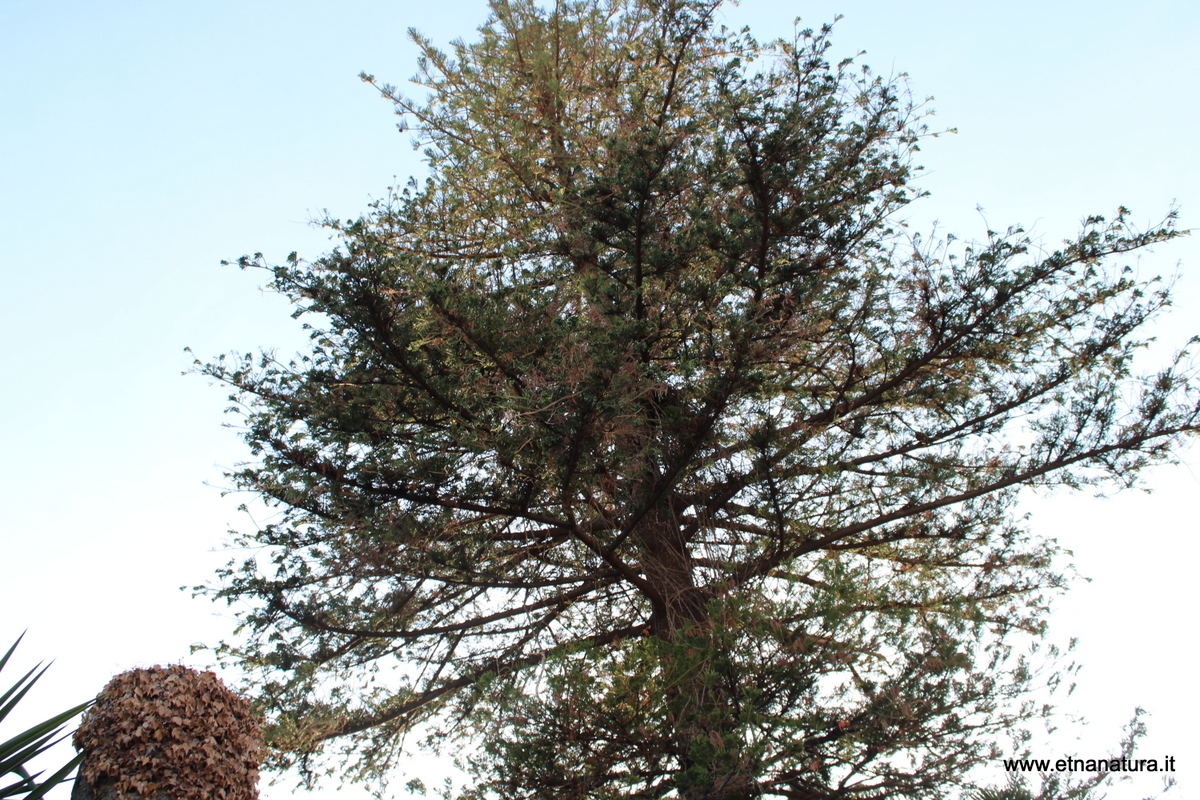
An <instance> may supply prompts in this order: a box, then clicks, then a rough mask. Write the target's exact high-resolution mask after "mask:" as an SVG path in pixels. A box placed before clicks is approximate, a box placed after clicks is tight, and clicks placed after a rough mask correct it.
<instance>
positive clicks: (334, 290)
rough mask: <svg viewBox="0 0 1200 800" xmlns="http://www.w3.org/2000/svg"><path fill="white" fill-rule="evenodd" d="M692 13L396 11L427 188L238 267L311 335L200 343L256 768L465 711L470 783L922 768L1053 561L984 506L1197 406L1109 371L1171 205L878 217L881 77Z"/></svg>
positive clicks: (1084, 476) (628, 6)
mask: <svg viewBox="0 0 1200 800" xmlns="http://www.w3.org/2000/svg"><path fill="white" fill-rule="evenodd" d="M719 6H720V0H575V1H570V0H563V1H562V2H557V3H555V4H553V7H552V8H550V9H543V8H541V7H540V6H538V5H536V4H535V3H533V2H530V1H529V0H493V2H492V3H491V10H492V13H491V17H490V18H489V20H488V22H487V23H486V24H485V25H484V26H483V27H481V28H480V29H479V35H478V38H477V40H476V41H475V42H473V43H469V44H468V43H464V42H456V43H454V45H453V52H452V53H443V52H441V51H439V50H438V49H437V48H435V47H434V46H433V45H432V44H431V43H430V42H428V41H426V40H425V39H423V38H421V37H420V36H419V35H417V34H415V33H414V34H413V36H414V38H415V39H416V41H417V42H418V44H419V45H420V47H421V48H422V51H423V54H424V55H423V56H422V58H421V60H420V65H419V73H418V75H417V76H416V78H414V80H415V82H416V83H417V84H419V85H420V86H421V87H423V88H424V90H426V92H427V96H426V97H422V98H418V99H410V98H408V97H406V96H404V95H402V94H401V93H399V92H398V91H397V90H396V89H395V88H393V87H391V86H388V85H385V84H381V83H377V82H376V81H375V79H374V78H373V77H371V76H366V75H364V76H363V77H364V79H365V80H368V81H370V82H372V83H374V84H375V85H376V86H377V87H378V88H379V90H380V91H381V92H382V94H383V95H384V96H385V97H386V98H388V99H389V100H391V101H392V102H394V103H395V105H396V108H397V111H398V113H400V114H401V115H402V116H403V118H404V120H405V123H404V124H405V125H407V126H408V127H409V128H410V129H411V130H413V131H414V132H415V133H416V135H417V137H418V141H419V142H420V143H421V144H422V145H424V146H425V147H426V150H425V153H426V156H427V159H428V164H429V176H428V177H427V179H426V180H425V181H424V182H417V181H415V180H414V181H412V182H410V183H409V184H408V186H407V187H405V188H403V189H399V190H395V191H393V192H391V193H390V194H389V195H388V197H387V198H386V199H384V200H382V201H380V202H377V203H375V204H373V205H372V206H371V208H370V209H369V210H368V211H367V212H366V213H365V214H364V215H363V216H361V217H360V218H359V219H357V220H350V221H337V220H328V221H327V222H326V224H327V225H328V226H329V227H330V228H331V229H332V230H333V231H334V232H335V233H336V234H337V236H338V237H339V244H338V246H337V247H336V248H335V249H334V250H332V251H331V252H330V253H328V254H327V255H324V256H322V257H320V258H318V259H317V260H315V261H312V262H308V261H305V260H302V259H300V258H299V257H297V256H296V254H292V255H291V256H290V257H289V258H288V259H287V260H286V262H285V263H283V264H279V265H271V264H268V263H267V262H266V261H265V260H264V259H263V257H262V256H257V255H256V256H254V257H243V258H242V259H241V260H240V263H241V264H242V265H243V266H247V267H249V266H255V267H262V268H265V269H269V270H271V273H272V280H271V286H272V287H273V288H274V289H275V290H277V291H279V292H281V293H283V294H285V295H286V296H288V297H289V298H291V300H292V301H293V302H294V304H295V307H296V312H295V313H296V315H297V316H304V317H305V318H306V319H308V320H309V321H310V322H309V324H310V325H311V327H312V338H311V349H310V351H309V352H307V353H305V354H302V355H299V356H297V357H296V358H295V359H293V360H290V361H282V360H279V359H277V358H276V357H275V356H274V355H273V354H272V353H271V352H266V353H264V354H262V355H261V356H253V355H247V356H244V357H230V358H221V359H218V360H216V361H214V362H212V363H209V364H207V365H202V366H201V367H200V369H201V371H202V372H204V373H206V374H208V375H210V376H212V377H214V378H216V379H218V380H219V381H221V382H224V383H227V384H229V385H230V386H232V387H233V389H234V394H233V396H232V397H233V399H234V400H235V403H236V404H235V407H234V410H235V411H237V412H238V413H239V414H241V415H242V416H243V418H244V424H245V428H244V431H245V433H244V436H245V440H246V442H247V443H248V445H249V447H250V450H251V452H252V454H253V458H254V461H253V462H251V463H248V464H247V465H245V466H244V467H242V468H239V469H238V470H237V471H236V472H235V473H233V475H232V478H233V481H234V484H235V486H236V487H237V488H238V489H240V490H244V491H247V492H250V493H252V494H254V495H256V496H259V497H261V498H263V499H265V500H266V501H268V502H269V503H272V504H274V505H276V506H277V507H278V509H279V512H280V513H279V514H278V515H277V517H276V518H275V519H274V521H272V522H271V523H270V524H266V525H264V526H262V527H261V528H260V529H258V530H255V531H253V532H250V533H246V534H243V535H242V542H243V544H246V545H248V546H251V547H253V548H255V551H256V555H255V556H254V557H252V558H250V559H249V560H247V561H246V562H245V563H244V564H240V565H239V564H236V563H235V564H231V565H230V566H229V568H227V569H226V570H224V571H223V572H222V574H221V581H220V585H219V586H216V587H213V588H211V589H209V590H208V591H210V592H212V593H214V594H215V595H216V596H217V597H219V598H224V599H227V600H228V601H229V602H230V603H233V604H236V605H237V606H238V607H239V608H241V609H243V611H242V614H243V617H242V619H243V629H244V630H245V631H246V632H247V633H248V635H247V637H246V638H245V639H244V640H243V641H240V642H235V643H233V644H227V645H222V648H223V652H224V653H225V655H226V656H227V657H229V658H231V659H233V660H234V661H236V662H237V663H239V664H240V665H241V666H242V667H243V668H245V669H247V670H249V671H250V674H251V675H252V676H253V678H252V680H253V686H252V691H253V693H254V695H255V696H256V698H257V699H256V702H257V703H258V705H259V708H260V709H261V710H262V711H263V712H264V713H265V714H266V715H267V717H268V722H267V725H266V734H267V737H268V742H269V743H270V744H271V745H272V746H273V747H275V748H277V750H276V755H275V757H274V762H273V764H274V766H276V767H282V766H285V765H287V764H291V763H294V762H295V761H299V762H300V763H301V764H303V765H304V766H305V767H306V768H313V765H314V764H315V763H318V762H317V761H314V760H313V759H314V758H315V757H317V756H319V755H320V754H322V753H323V752H325V750H326V748H327V745H331V744H332V745H334V746H336V745H338V744H341V745H342V746H343V750H344V755H346V756H352V757H354V758H356V759H357V761H356V763H357V772H356V773H353V774H356V775H358V776H359V777H365V778H379V777H382V776H384V775H386V773H387V772H388V771H389V770H390V769H391V768H392V767H394V766H396V765H397V764H398V763H400V760H402V759H403V757H404V754H405V753H408V752H411V749H412V748H413V747H414V746H418V745H421V744H424V745H425V746H429V747H432V748H435V749H436V748H438V747H439V746H441V745H443V744H445V743H447V742H453V741H455V737H466V738H467V741H473V742H476V745H475V746H474V747H473V748H471V749H469V750H467V751H465V752H466V755H464V759H465V760H466V761H467V762H468V763H467V764H466V766H467V767H468V768H469V769H471V770H473V774H474V775H475V776H476V783H474V784H473V785H470V786H468V787H466V788H465V790H464V793H463V795H462V796H463V797H464V798H483V797H493V796H499V797H505V798H549V797H567V798H571V797H574V798H633V797H638V798H658V797H678V798H683V799H684V800H700V798H712V799H713V800H716V799H718V798H720V799H722V800H733V799H734V798H756V797H784V798H833V797H838V798H884V797H892V796H902V797H940V796H943V794H942V790H943V789H944V787H945V786H946V785H947V784H954V783H956V782H957V781H958V780H959V779H960V778H961V776H962V774H963V773H964V772H965V771H966V770H967V769H969V768H970V767H971V766H973V765H975V764H977V763H980V762H981V761H983V760H985V759H987V758H989V757H993V756H994V754H995V752H996V751H995V749H994V747H995V744H994V743H995V741H996V740H997V737H999V736H1001V735H1003V734H1006V733H1007V732H1010V731H1012V730H1016V729H1020V727H1021V725H1022V724H1024V723H1025V722H1026V721H1027V720H1029V719H1031V718H1032V717H1034V716H1036V715H1037V714H1038V713H1040V706H1035V705H1033V704H1031V703H1030V702H1028V701H1026V700H1025V699H1023V698H1024V697H1025V693H1026V692H1027V690H1029V689H1030V688H1031V686H1033V680H1034V679H1033V673H1032V671H1031V665H1030V664H1028V663H1027V662H1026V661H1025V660H1024V659H1023V658H1022V657H1019V656H1016V655H1014V654H1013V653H1014V651H1013V642H1017V641H1026V640H1028V639H1033V640H1036V639H1037V638H1038V634H1039V633H1040V632H1041V631H1042V628H1043V615H1044V611H1045V608H1046V602H1047V600H1048V598H1049V596H1050V595H1052V594H1053V593H1054V592H1055V591H1056V590H1058V589H1059V588H1060V587H1061V586H1062V584H1063V576H1062V574H1061V570H1060V568H1059V566H1058V565H1057V564H1056V563H1055V562H1054V547H1053V545H1052V543H1049V542H1046V541H1044V540H1042V539H1039V538H1037V537H1034V536H1032V535H1031V534H1030V533H1029V531H1028V530H1027V528H1026V527H1025V525H1024V523H1023V521H1022V520H1020V519H1018V518H1015V517H1014V513H1013V508H1014V503H1015V500H1016V496H1017V492H1018V490H1020V489H1021V488H1023V487H1045V486H1061V485H1065V486H1069V487H1076V488H1078V487H1082V486H1097V487H1100V488H1104V487H1106V486H1125V485H1130V484H1132V483H1133V482H1134V481H1135V480H1136V476H1137V474H1138V471H1139V470H1140V469H1142V468H1143V467H1145V466H1146V465H1149V464H1152V463H1155V462H1160V461H1163V460H1166V459H1169V458H1170V454H1171V451H1172V448H1173V447H1174V446H1175V445H1177V444H1178V443H1179V441H1180V440H1181V437H1183V436H1184V435H1185V434H1187V433H1191V432H1194V431H1195V430H1196V429H1197V424H1198V420H1200V403H1198V397H1197V393H1196V391H1195V387H1194V386H1191V385H1190V384H1189V380H1190V378H1191V377H1192V376H1193V372H1192V367H1191V366H1190V365H1189V362H1188V361H1187V358H1186V355H1185V354H1184V353H1182V352H1181V353H1180V355H1179V356H1178V357H1177V358H1176V359H1175V361H1174V362H1172V363H1171V364H1168V365H1166V366H1165V367H1164V368H1162V369H1161V370H1159V371H1157V372H1154V373H1151V374H1142V373H1140V372H1138V371H1136V370H1135V369H1134V365H1133V357H1134V355H1135V351H1137V349H1138V348H1139V344H1140V343H1141V339H1140V336H1139V334H1140V329H1142V328H1143V326H1144V325H1145V324H1146V323H1147V322H1148V321H1149V320H1150V319H1152V318H1153V317H1154V316H1155V315H1156V314H1157V313H1158V312H1160V311H1161V310H1162V309H1163V308H1164V307H1165V306H1166V305H1167V303H1168V294H1167V292H1166V290H1165V289H1163V288H1162V287H1161V286H1158V285H1155V284H1154V282H1143V281H1139V280H1136V279H1135V278H1134V277H1133V276H1132V273H1131V271H1130V270H1129V268H1128V267H1127V266H1126V265H1125V263H1124V262H1123V260H1122V257H1123V256H1124V255H1125V254H1129V253H1131V252H1133V251H1138V250H1141V249H1143V248H1146V247H1148V246H1150V245H1152V244H1155V243H1159V242H1164V241H1167V240H1169V239H1171V238H1173V237H1175V236H1177V235H1180V232H1179V231H1177V230H1176V229H1175V228H1174V226H1173V214H1172V215H1170V216H1168V217H1167V218H1166V219H1165V221H1164V222H1163V223H1162V224H1160V225H1157V226H1152V227H1151V228H1150V229H1148V230H1142V231H1139V230H1136V229H1134V227H1133V226H1132V224H1131V223H1130V221H1129V214H1128V212H1127V211H1126V210H1125V209H1121V210H1119V211H1118V212H1117V213H1116V215H1115V216H1114V217H1112V218H1111V219H1106V218H1104V217H1100V216H1091V217H1088V218H1087V219H1086V221H1085V223H1084V225H1083V229H1082V231H1081V232H1080V233H1079V235H1078V237H1077V238H1076V239H1074V240H1072V241H1068V242H1065V243H1063V245H1062V246H1061V247H1060V248H1059V249H1057V250H1055V251H1053V252H1047V251H1044V250H1042V249H1040V248H1039V247H1038V246H1036V245H1035V243H1034V242H1033V241H1032V240H1031V238H1030V237H1029V236H1028V235H1027V234H1026V233H1025V232H1024V231H1023V230H1021V229H1020V228H1010V229H1008V230H1007V231H1006V232H1003V233H1001V232H991V231H989V232H988V234H987V237H986V239H985V240H984V241H979V242H971V243H963V242H960V241H958V240H955V239H953V238H952V237H947V238H946V239H944V240H937V241H931V240H927V239H923V238H921V237H920V236H917V235H915V234H912V235H910V234H909V233H908V232H907V231H906V229H905V228H904V227H903V225H902V224H900V222H899V221H898V217H897V212H899V211H900V210H901V209H903V208H904V207H905V206H906V205H907V204H908V203H909V202H911V201H912V200H914V199H916V198H918V197H919V196H920V192H919V191H918V190H917V189H915V188H913V187H912V186H911V184H910V181H911V179H912V177H913V175H914V173H916V171H917V170H918V167H917V166H916V165H915V164H914V162H913V159H914V154H915V152H916V151H917V146H918V143H919V142H920V141H921V139H922V138H923V137H924V136H926V135H928V131H927V129H926V128H925V126H924V125H923V122H922V119H923V115H922V113H921V111H920V108H919V107H917V106H915V105H914V103H913V102H912V101H911V99H910V97H909V94H908V92H907V91H906V90H905V88H904V86H903V85H902V84H899V83H896V82H894V81H887V80H883V79H881V78H879V77H877V76H875V75H873V74H872V73H871V72H870V71H869V70H867V69H866V68H862V67H859V66H858V65H857V64H855V63H853V62H852V61H850V60H846V61H842V62H840V63H830V61H829V59H828V58H827V51H828V48H829V42H828V35H829V33H830V29H829V27H828V26H826V27H824V28H822V29H820V30H819V31H812V30H802V31H799V32H797V34H796V35H795V36H794V37H793V38H792V39H790V40H779V41H776V42H773V43H771V44H767V45H764V44H760V43H758V42H757V41H756V40H754V39H753V38H752V37H751V36H750V34H749V32H748V31H735V32H731V31H728V30H726V29H724V28H722V27H720V26H719V25H718V24H717V23H716V21H715V19H714V16H715V14H716V12H717V10H718V8H719ZM406 734H407V735H408V737H409V738H406ZM418 734H419V736H418ZM472 737H474V738H472ZM417 739H422V741H417ZM326 755H328V753H326ZM331 757H332V756H331Z"/></svg>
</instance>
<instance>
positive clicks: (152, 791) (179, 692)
mask: <svg viewBox="0 0 1200 800" xmlns="http://www.w3.org/2000/svg"><path fill="white" fill-rule="evenodd" d="M73 741H74V743H75V748H76V749H77V750H86V751H87V758H86V759H85V760H84V762H83V766H82V767H81V769H80V777H81V778H82V779H83V780H86V781H87V782H88V783H89V784H90V785H91V786H93V787H95V786H97V785H99V784H100V782H101V781H106V780H110V779H111V780H113V782H114V788H115V789H116V790H117V793H118V795H119V796H120V797H121V799H122V800H125V798H127V797H153V796H160V797H161V796H166V797H171V798H179V800H210V798H213V799H216V800H257V798H258V768H259V765H260V764H262V761H263V757H264V756H265V746H264V744H263V736H262V731H261V729H260V728H259V725H258V722H257V720H255V718H254V715H253V713H252V712H251V709H250V704H249V702H247V701H246V700H245V699H243V698H242V697H239V696H238V695H237V694H235V693H234V692H233V691H231V690H230V689H229V688H228V687H226V686H225V684H224V683H222V682H221V680H220V679H219V678H218V677H217V676H216V675H215V674H214V673H212V672H198V671H196V670H193V669H190V668H188V667H185V666H182V665H178V664H173V665H171V666H168V667H162V666H157V665H156V666H153V667H151V668H149V669H133V670H129V671H128V672H123V673H121V674H120V675H117V676H116V677H114V678H113V679H112V680H111V681H109V682H108V685H107V686H105V687H104V690H103V691H102V692H101V693H100V695H99V697H97V698H96V703H95V705H93V706H92V707H91V708H90V709H88V711H87V713H86V714H84V716H83V721H82V722H81V724H80V726H79V730H77V731H76V732H75V736H74V740H73Z"/></svg>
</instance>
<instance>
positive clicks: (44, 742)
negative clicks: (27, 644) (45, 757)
mask: <svg viewBox="0 0 1200 800" xmlns="http://www.w3.org/2000/svg"><path fill="white" fill-rule="evenodd" d="M24 638H25V634H21V635H20V636H18V637H17V641H15V642H13V645H12V647H10V648H8V652H7V653H5V654H4V656H3V657H2V658H0V670H3V669H4V667H5V665H6V664H8V659H9V658H10V657H11V656H12V654H13V652H14V651H15V650H16V649H17V645H18V644H20V643H21V640H22V639H24ZM41 666H42V665H41V664H38V665H37V666H35V667H34V668H33V669H31V670H29V672H26V673H25V674H24V675H22V676H21V677H20V678H19V679H18V680H17V682H16V683H14V684H13V685H12V686H10V687H9V688H8V689H7V690H6V691H5V692H4V693H3V694H0V722H3V721H4V718H5V717H7V716H8V715H9V714H10V713H11V712H12V710H13V709H14V708H16V706H17V703H19V702H20V701H21V698H23V697H24V696H25V695H26V693H27V692H28V691H29V690H30V689H32V688H33V685H34V684H35V683H37V682H38V679H39V678H41V677H42V675H44V674H45V672H46V670H48V669H50V665H49V664H47V665H46V666H44V667H42V669H41V671H40V672H39V671H38V667H41ZM90 705H91V701H89V702H87V703H83V704H81V705H78V706H75V707H74V708H71V709H68V710H66V711H64V712H62V713H61V714H58V715H56V716H54V717H51V718H50V719H48V720H46V721H45V722H42V723H40V724H38V725H34V726H33V727H32V728H30V729H29V730H27V731H24V732H23V733H20V734H18V735H16V736H14V737H13V738H11V739H9V740H8V741H5V742H0V798H7V797H19V798H21V799H22V800H39V798H42V797H44V796H45V795H46V792H48V791H50V790H51V789H53V788H54V787H55V786H58V785H59V784H60V783H62V782H63V781H64V780H66V779H67V776H68V775H70V774H71V772H72V770H74V769H75V768H76V767H78V766H79V763H80V762H81V761H82V760H83V756H84V754H83V753H80V754H79V755H77V756H75V758H73V759H71V760H70V761H69V762H67V764H66V765H65V766H63V767H62V768H61V769H60V770H58V771H57V772H55V773H54V774H53V775H51V776H50V777H48V778H43V779H42V780H40V781H39V780H38V778H40V777H41V774H42V773H40V772H36V773H33V774H30V772H29V770H28V768H27V765H28V764H29V762H31V761H32V760H33V759H35V758H37V757H38V756H39V755H40V754H42V753H44V752H46V751H47V750H49V749H50V748H51V747H53V746H54V745H56V744H58V742H60V741H62V740H63V739H65V738H66V737H67V736H68V735H69V734H63V735H62V736H59V734H60V733H62V729H63V727H64V726H65V725H66V723H67V722H69V721H70V719H71V718H72V717H74V716H76V715H77V714H79V713H80V712H82V711H83V710H84V709H85V708H87V707H88V706H90ZM55 737H58V738H55ZM10 776H15V777H16V778H17V780H16V781H15V782H13V783H9V782H8V780H9V778H10Z"/></svg>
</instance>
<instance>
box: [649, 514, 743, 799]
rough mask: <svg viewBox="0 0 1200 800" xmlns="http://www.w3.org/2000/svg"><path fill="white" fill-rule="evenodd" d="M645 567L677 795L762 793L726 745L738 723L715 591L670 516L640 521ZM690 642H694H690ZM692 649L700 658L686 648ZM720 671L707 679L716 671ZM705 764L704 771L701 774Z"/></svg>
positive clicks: (707, 796)
mask: <svg viewBox="0 0 1200 800" xmlns="http://www.w3.org/2000/svg"><path fill="white" fill-rule="evenodd" d="M639 528H640V530H639V540H640V541H641V544H642V558H641V566H642V571H643V573H644V575H645V577H646V580H647V581H649V582H650V583H651V584H652V585H653V586H654V587H655V589H656V590H657V591H658V594H659V596H660V598H661V600H660V601H659V602H656V603H655V606H654V611H653V613H652V615H651V618H650V626H651V634H652V635H653V636H654V637H655V638H657V639H659V640H660V641H661V642H662V643H663V648H662V654H663V655H662V669H663V674H664V676H665V678H666V680H665V684H666V687H667V688H666V693H667V701H668V704H669V705H670V706H672V707H674V708H675V709H676V711H675V714H674V717H675V719H674V724H675V726H676V729H675V736H674V739H675V752H676V756H677V758H678V760H679V766H680V778H681V780H680V782H679V783H678V789H679V797H680V798H681V800H752V798H756V797H759V796H760V794H759V792H758V791H757V790H756V788H755V786H756V781H755V780H754V778H753V776H752V775H751V774H750V773H749V765H748V764H746V763H744V762H743V761H742V760H741V759H740V751H741V748H740V747H736V746H735V747H734V748H733V749H732V750H731V749H730V748H729V741H728V734H729V733H730V732H732V730H733V728H734V727H735V726H736V724H737V722H736V719H735V715H736V705H737V703H736V697H735V696H734V694H735V693H736V691H737V685H736V681H735V680H732V677H733V676H729V675H726V674H722V673H725V672H727V669H723V668H721V666H720V664H719V662H724V661H726V659H725V658H723V657H722V653H721V652H719V649H720V644H719V641H718V637H717V636H714V635H713V634H714V633H716V631H715V630H714V626H715V621H714V620H713V619H712V618H711V614H710V608H709V603H710V601H711V600H712V599H713V596H712V592H711V591H710V590H708V589H707V588H705V587H702V586H697V585H696V580H695V575H694V572H693V564H692V555H691V552H690V549H689V547H688V543H687V542H686V541H685V539H684V537H683V532H682V531H681V530H680V526H679V525H678V524H677V523H676V521H675V520H674V518H672V517H671V516H670V515H668V514H664V513H662V512H660V511H654V512H651V513H648V514H647V515H646V517H645V518H644V519H643V520H642V522H641V524H640V525H639ZM693 643H694V648H693V647H692V646H691V645H693ZM690 651H694V652H695V653H697V654H698V656H699V658H700V659H701V663H699V664H696V663H694V661H695V658H694V657H689V655H688V653H689V652H690ZM714 671H715V672H717V674H718V677H717V679H716V680H715V681H714V680H713V679H712V678H711V674H712V673H713V672H714ZM700 770H703V776H701V774H700Z"/></svg>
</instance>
